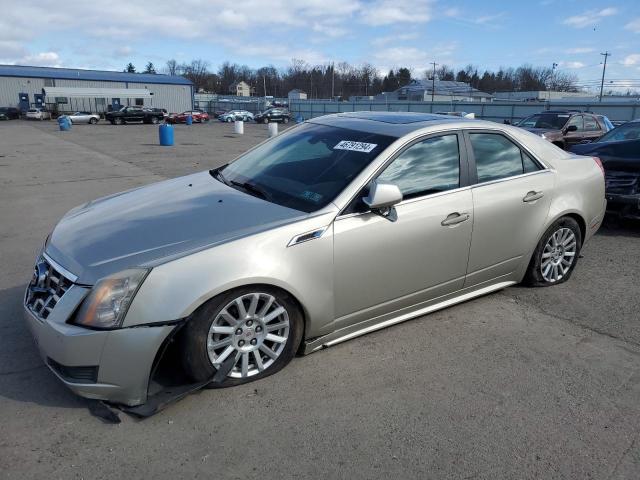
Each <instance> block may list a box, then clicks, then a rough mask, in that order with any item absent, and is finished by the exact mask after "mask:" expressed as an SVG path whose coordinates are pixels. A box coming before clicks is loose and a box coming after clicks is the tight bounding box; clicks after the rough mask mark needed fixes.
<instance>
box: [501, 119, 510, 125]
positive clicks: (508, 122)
mask: <svg viewBox="0 0 640 480" xmlns="http://www.w3.org/2000/svg"><path fill="white" fill-rule="evenodd" d="M502 123H504V124H505V125H511V120H503V121H502Z"/></svg>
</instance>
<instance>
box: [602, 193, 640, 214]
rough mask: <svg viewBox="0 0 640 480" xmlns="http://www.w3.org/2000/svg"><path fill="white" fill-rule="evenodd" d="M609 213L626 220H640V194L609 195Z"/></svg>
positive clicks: (607, 197)
mask: <svg viewBox="0 0 640 480" xmlns="http://www.w3.org/2000/svg"><path fill="white" fill-rule="evenodd" d="M605 197H606V199H607V211H608V212H610V213H614V214H616V215H619V216H621V217H625V218H635V219H640V193H638V194H631V195H625V194H617V193H607V194H606V195H605Z"/></svg>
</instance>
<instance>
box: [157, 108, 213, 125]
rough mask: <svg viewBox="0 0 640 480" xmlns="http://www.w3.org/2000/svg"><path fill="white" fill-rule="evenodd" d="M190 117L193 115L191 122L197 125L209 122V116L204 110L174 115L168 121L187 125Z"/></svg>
mask: <svg viewBox="0 0 640 480" xmlns="http://www.w3.org/2000/svg"><path fill="white" fill-rule="evenodd" d="M189 115H191V120H192V121H193V122H196V123H202V122H208V121H209V114H208V113H207V112H204V111H202V110H190V111H187V112H182V113H173V114H171V115H169V118H168V119H167V121H168V122H170V123H185V122H186V121H187V117H188V116H189Z"/></svg>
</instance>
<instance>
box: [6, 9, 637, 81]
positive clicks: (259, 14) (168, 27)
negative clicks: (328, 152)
mask: <svg viewBox="0 0 640 480" xmlns="http://www.w3.org/2000/svg"><path fill="white" fill-rule="evenodd" d="M0 8H1V11H2V15H1V16H0V63H1V64H18V65H40V66H56V67H58V66H59V67H72V68H89V69H106V70H122V69H123V68H124V67H125V65H126V64H127V63H128V62H132V63H133V64H134V65H135V66H136V67H137V68H138V70H142V69H143V68H144V65H145V64H146V63H147V62H149V61H150V62H153V63H154V65H155V66H156V68H157V69H158V70H161V69H162V67H163V66H164V65H165V62H166V61H167V60H168V59H170V58H174V59H176V60H177V61H178V62H188V61H190V60H192V59H196V58H199V59H202V60H205V61H206V62H208V63H209V65H210V67H211V69H212V70H216V69H217V67H218V66H219V65H220V64H221V63H222V62H224V61H230V62H235V63H240V64H246V65H249V66H250V67H253V68H256V67H260V66H263V65H268V64H273V65H275V66H276V67H279V68H286V67H287V66H288V65H289V64H290V63H291V59H292V58H297V59H302V60H304V61H306V62H308V63H310V64H322V63H330V62H336V63H338V62H341V61H347V62H349V63H352V64H356V65H357V64H362V63H364V62H367V63H371V64H373V65H375V66H376V67H377V68H378V69H379V70H380V72H381V73H383V74H384V73H385V72H387V71H388V70H389V69H390V68H397V67H401V66H408V67H410V68H411V69H412V71H413V74H414V76H421V75H423V74H424V71H425V70H426V69H427V68H431V67H430V66H429V63H430V62H437V63H438V64H446V65H449V66H450V67H453V68H455V69H458V68H461V67H464V66H465V65H467V64H473V65H476V66H478V67H479V68H480V69H481V70H482V69H485V68H488V69H493V70H495V69H498V68H499V67H501V66H504V67H510V66H518V65H521V64H523V63H529V64H532V65H535V66H548V67H551V66H552V65H553V64H554V63H556V64H558V67H557V68H558V69H559V70H560V71H563V72H569V73H573V74H575V75H577V76H578V78H579V84H580V85H584V86H588V87H590V86H594V85H597V86H599V80H600V76H601V74H602V65H601V62H602V59H603V57H602V56H601V55H600V53H601V52H605V51H608V52H611V54H612V55H611V57H609V58H608V62H607V79H608V81H609V82H611V81H614V82H616V83H615V84H616V85H621V86H626V85H628V86H631V87H635V89H636V90H640V1H639V0H610V1H608V0H604V1H591V0H581V1H580V0H575V1H574V0H528V1H526V0H524V1H523V0H510V1H498V0H494V1H491V0H485V1H470V0H467V1H464V0H449V1H443V0H408V1H407V0H208V1H207V0H180V1H175V0H174V1H165V0H154V1H148V0H139V1H136V0H109V1H108V2H107V1H102V0H92V1H85V0H82V1H78V0H62V1H61V0H57V1H53V0H40V1H37V0H0Z"/></svg>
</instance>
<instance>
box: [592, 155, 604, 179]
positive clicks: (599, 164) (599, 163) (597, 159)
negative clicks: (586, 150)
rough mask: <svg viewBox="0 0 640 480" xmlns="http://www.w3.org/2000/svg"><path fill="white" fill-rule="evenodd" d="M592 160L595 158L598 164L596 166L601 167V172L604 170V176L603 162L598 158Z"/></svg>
mask: <svg viewBox="0 0 640 480" xmlns="http://www.w3.org/2000/svg"><path fill="white" fill-rule="evenodd" d="M591 158H593V160H594V162H596V164H597V165H598V166H599V167H600V170H602V175H604V166H603V165H602V160H600V159H599V158H598V157H591Z"/></svg>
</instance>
